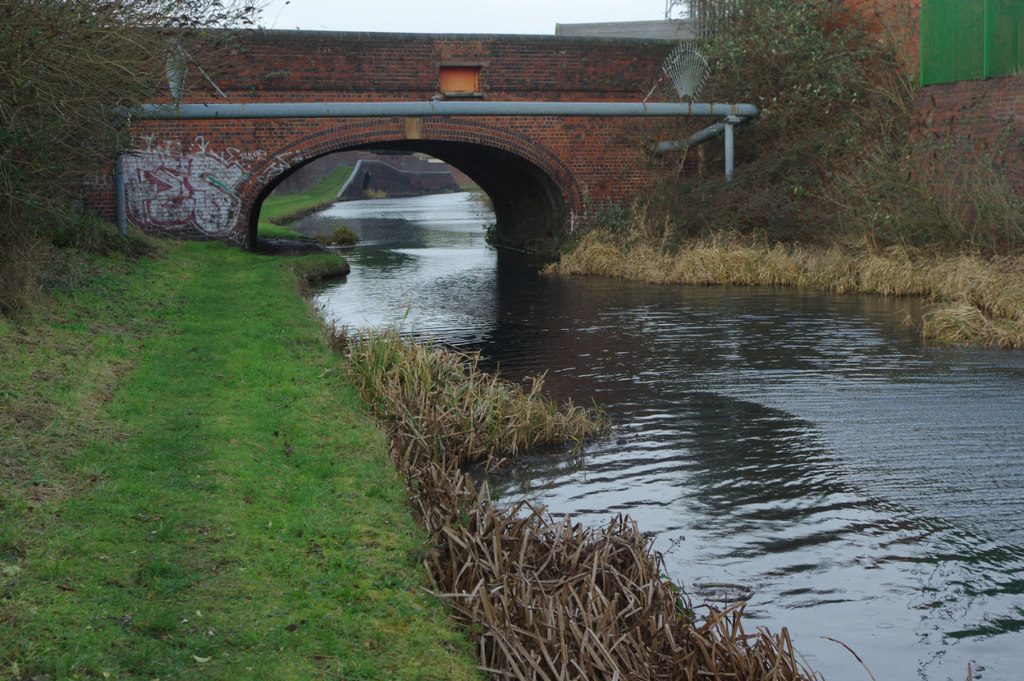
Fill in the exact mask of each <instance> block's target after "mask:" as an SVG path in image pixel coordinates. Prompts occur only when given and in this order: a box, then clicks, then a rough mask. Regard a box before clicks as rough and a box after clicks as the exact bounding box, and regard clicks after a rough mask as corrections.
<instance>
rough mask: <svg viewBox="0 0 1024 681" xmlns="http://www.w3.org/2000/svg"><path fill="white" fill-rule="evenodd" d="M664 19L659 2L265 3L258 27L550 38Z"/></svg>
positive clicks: (439, 0)
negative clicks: (584, 26) (561, 27)
mask: <svg viewBox="0 0 1024 681" xmlns="http://www.w3.org/2000/svg"><path fill="white" fill-rule="evenodd" d="M664 15H665V0H515V1H514V2H510V1H507V0H506V1H505V2H493V1H491V0H419V1H418V2H416V1H413V0H377V1H376V2H374V1H373V0H358V1H352V0H347V1H346V0H340V1H339V0H270V2H269V4H268V5H266V8H265V9H264V11H263V16H262V20H261V21H260V24H261V25H262V26H264V27H266V28H278V29H294V28H299V29H303V30H310V31H320V30H322V31H384V32H398V33H407V32H411V33H535V34H541V35H552V34H554V32H555V24H572V23H591V22H600V21H648V20H653V19H661V18H663V17H664Z"/></svg>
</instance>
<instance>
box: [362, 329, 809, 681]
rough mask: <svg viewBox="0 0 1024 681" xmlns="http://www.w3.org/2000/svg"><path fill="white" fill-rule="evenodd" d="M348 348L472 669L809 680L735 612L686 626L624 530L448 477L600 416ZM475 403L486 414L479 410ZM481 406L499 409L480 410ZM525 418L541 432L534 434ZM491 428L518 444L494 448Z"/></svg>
mask: <svg viewBox="0 0 1024 681" xmlns="http://www.w3.org/2000/svg"><path fill="white" fill-rule="evenodd" d="M349 348H350V356H351V357H352V360H353V361H352V367H353V368H352V372H353V375H354V376H355V378H356V382H357V384H358V385H359V388H360V390H361V391H362V392H363V395H364V397H365V399H366V400H367V402H368V403H370V404H371V405H372V406H373V408H374V410H375V411H376V412H377V413H378V414H379V415H380V416H381V418H382V420H383V421H384V423H385V424H386V426H387V427H388V430H389V435H390V442H391V448H392V455H393V458H394V461H395V464H396V466H397V467H398V468H399V470H400V471H401V472H402V473H403V474H404V475H405V477H406V480H407V482H408V488H409V493H410V500H411V502H412V505H413V508H414V510H415V512H416V514H417V516H418V517H419V519H420V522H421V523H422V524H423V525H424V527H425V528H426V529H427V531H428V533H429V536H430V537H431V543H432V548H431V551H430V552H429V554H428V555H427V557H426V559H425V560H424V563H425V565H426V566H427V568H428V569H429V570H430V574H431V576H432V579H433V581H434V587H435V590H436V592H437V593H438V594H439V595H440V596H441V597H442V598H444V599H445V600H446V601H448V602H449V603H450V605H451V608H452V612H453V613H454V615H455V617H456V618H457V619H459V620H460V621H461V622H463V623H464V624H465V626H466V627H467V630H468V631H470V632H472V633H473V635H474V636H475V637H476V639H477V645H478V648H479V651H480V660H481V669H482V670H483V671H485V672H487V673H489V674H490V675H492V677H493V678H496V679H530V680H533V679H537V680H542V679H543V680H549V681H568V680H575V679H588V680H593V679H622V680H623V681H625V680H627V679H632V680H637V681H640V680H659V681H660V680H662V679H665V680H669V679H672V680H680V679H730V680H731V679H737V680H739V681H767V680H768V679H778V680H792V681H804V680H811V681H813V680H815V679H820V678H821V677H820V676H819V675H817V674H815V673H813V672H811V671H809V670H808V669H807V668H806V666H805V665H803V664H802V663H801V662H800V661H799V660H798V656H797V655H796V653H795V651H794V649H793V646H792V643H791V641H790V639H789V636H788V634H787V633H786V631H785V630H784V629H783V631H782V633H781V634H778V635H772V634H769V633H768V632H765V631H762V630H758V631H757V632H754V633H747V632H746V631H744V629H743V626H742V613H743V606H744V604H742V603H740V604H737V605H735V606H733V607H731V608H726V609H724V610H719V609H715V608H714V607H711V606H701V609H703V608H706V609H707V611H708V612H707V615H706V616H704V617H702V618H701V619H700V621H698V618H697V616H696V614H695V612H694V610H693V607H692V605H691V602H690V598H689V596H688V595H687V594H686V593H685V591H683V590H682V589H681V588H679V587H677V586H676V585H674V584H672V583H671V582H670V581H669V580H668V579H667V578H665V576H664V562H663V559H662V556H661V554H659V553H658V552H656V551H654V550H653V548H652V546H651V542H650V540H649V539H648V538H647V537H646V536H645V535H644V534H643V533H641V532H640V530H639V529H638V528H637V526H636V524H635V523H634V522H633V521H631V520H630V519H628V518H627V517H624V516H619V517H616V518H615V519H614V520H612V521H611V522H609V523H608V525H607V526H605V527H601V528H588V527H584V526H582V525H580V524H577V523H573V522H572V520H571V519H570V518H569V517H566V518H564V519H562V520H554V519H552V518H551V517H550V516H549V515H548V514H547V513H546V511H545V510H544V509H542V508H536V507H534V506H532V505H530V504H529V503H527V502H524V501H521V502H519V503H515V504H512V505H510V506H507V507H502V508H499V507H498V506H496V505H495V504H494V503H492V500H491V495H490V492H489V490H488V488H487V486H486V485H482V486H481V487H480V488H479V489H478V488H477V486H476V485H475V484H474V482H473V481H472V479H471V478H470V477H469V476H468V475H467V474H466V473H465V472H464V471H463V470H462V468H461V466H462V464H463V463H465V462H467V461H478V460H486V459H491V458H494V457H496V456H502V457H505V456H510V455H512V454H513V453H515V452H522V451H523V450H524V449H525V448H526V447H527V446H528V443H531V442H537V443H540V442H551V441H555V440H557V441H563V442H564V441H566V440H573V439H576V438H580V437H585V436H589V435H591V434H594V433H597V432H599V431H600V429H601V428H603V419H602V417H601V416H600V415H599V414H597V413H595V412H593V411H592V410H580V409H578V408H575V407H572V406H568V407H566V408H564V409H565V410H566V412H567V413H568V414H570V415H569V416H561V417H556V416H555V415H554V411H561V410H558V409H557V408H556V407H553V406H552V405H551V404H550V403H544V404H543V405H538V404H532V405H531V406H529V407H526V406H523V405H516V404H512V403H519V402H522V403H535V402H539V401H541V400H542V398H541V396H540V395H539V391H540V381H539V379H538V380H535V381H534V382H533V384H532V386H531V387H530V389H528V390H524V389H521V388H517V387H515V386H510V385H508V384H505V383H503V382H501V381H500V380H499V379H497V377H493V376H487V375H485V374H484V373H483V372H481V371H480V370H479V369H478V368H477V367H476V361H475V360H476V358H475V357H474V356H473V355H464V354H455V353H450V352H447V351H445V350H442V349H439V348H432V347H428V346H424V345H418V344H413V343H409V342H406V341H404V340H403V339H402V338H401V337H400V336H399V334H398V333H397V332H396V331H394V330H390V331H386V332H383V333H382V334H363V335H361V336H360V338H359V339H358V340H355V341H353V342H352V343H351V344H350V346H349ZM478 394H479V395H485V396H487V397H484V398H481V399H485V400H488V401H486V402H484V403H483V404H479V405H478V404H477V403H476V402H475V399H476V398H475V397H472V396H473V395H478ZM495 395H497V397H495ZM492 409H495V410H499V411H498V413H497V414H494V415H490V416H488V415H486V414H485V413H484V412H486V411H488V410H492ZM444 410H450V411H451V412H452V413H451V414H443V413H442V412H443V411H444ZM537 413H543V414H544V415H545V417H544V418H545V419H547V420H551V423H550V424H548V425H546V426H544V427H543V428H540V429H537V428H536V421H537V420H538V419H537V417H536V416H535V414H537ZM512 414H520V415H523V420H522V421H518V420H517V418H516V417H514V416H512ZM583 421H589V422H590V425H589V426H587V427H585V428H584V427H583V426H582V422H583ZM493 424H500V425H501V426H502V427H503V428H504V429H507V430H513V429H516V430H519V429H521V430H522V431H523V433H522V434H520V435H517V436H513V435H512V434H510V433H508V434H505V435H494V434H492V429H491V427H492V425H493ZM538 432H540V433H543V435H538V434H537V433H538ZM483 433H487V436H486V437H483V436H482V434H483Z"/></svg>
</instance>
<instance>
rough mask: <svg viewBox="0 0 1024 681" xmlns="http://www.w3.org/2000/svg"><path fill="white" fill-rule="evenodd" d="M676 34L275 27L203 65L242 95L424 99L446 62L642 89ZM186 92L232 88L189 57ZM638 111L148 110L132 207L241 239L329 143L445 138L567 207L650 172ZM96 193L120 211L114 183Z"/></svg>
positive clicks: (546, 92)
mask: <svg viewBox="0 0 1024 681" xmlns="http://www.w3.org/2000/svg"><path fill="white" fill-rule="evenodd" d="M671 47H672V45H671V44H670V43H665V42H658V41H653V42H643V41H623V40H608V39H584V38H565V37H545V36H542V37H537V36H534V37H519V36H502V37H486V36H431V35H418V34H345V33H332V32H298V31H269V32H258V33H253V34H250V35H248V36H246V37H245V38H244V39H243V40H242V42H241V43H240V44H239V45H237V46H236V47H235V48H233V49H231V50H230V51H229V53H228V54H227V55H225V56H224V57H222V58H221V59H220V60H219V61H218V62H216V63H202V64H201V66H202V67H203V69H204V70H205V71H206V73H207V74H208V75H209V77H210V78H211V79H212V80H213V82H215V83H216V85H217V86H218V87H219V88H220V89H221V90H222V91H223V92H224V93H226V94H227V96H228V98H229V100H230V101H231V102H235V103H244V102H251V101H260V102H318V101H319V102H322V101H328V102H334V101H427V100H429V99H430V98H432V97H435V96H439V95H440V93H439V92H438V88H439V82H438V75H439V70H440V67H441V66H442V65H450V64H468V65H475V66H478V67H479V68H480V81H481V87H482V90H483V91H484V96H485V99H486V100H494V101H539V100H562V101H640V100H641V99H643V97H644V96H645V95H646V94H647V92H648V90H649V89H650V88H651V86H652V85H653V84H654V83H655V82H656V80H657V79H658V77H659V75H660V73H661V71H660V66H661V63H662V61H663V60H664V57H665V55H666V53H667V52H668V50H669V49H671ZM187 85H188V90H187V91H186V95H185V97H184V101H186V102H215V101H217V102H223V101H224V100H222V99H220V98H219V96H218V95H217V94H216V92H215V90H214V88H212V87H210V86H209V85H208V83H207V82H206V81H205V80H204V79H203V78H202V76H200V75H199V74H198V73H196V69H195V68H194V67H193V68H190V73H189V77H188V83H187ZM643 127H644V124H643V123H639V122H637V121H636V120H635V119H618V118H600V119H598V118H583V117H580V118H557V117H545V118H527V117H500V118H497V117H493V118H465V119H458V118H454V117H448V118H446V117H426V118H423V119H418V120H407V119H403V118H377V119H311V120H302V119H274V120H217V121H207V120H204V121H170V122H164V121H159V122H158V121H145V122H138V123H136V124H135V125H134V126H133V130H132V132H133V139H134V152H133V153H132V154H131V155H128V156H127V157H126V158H125V163H124V167H125V171H126V178H127V182H126V187H127V191H128V214H129V220H130V221H132V222H133V223H134V224H137V225H139V226H141V227H142V228H143V229H146V230H149V231H153V232H160V233H167V234H176V235H180V236H187V237H190V238H217V239H222V240H227V241H235V242H243V241H245V239H246V238H247V236H248V229H249V218H250V213H251V212H252V209H253V207H254V206H255V205H257V204H258V202H259V201H260V200H262V197H263V196H265V195H266V193H267V191H269V189H270V188H271V187H272V186H273V185H274V184H275V182H276V181H278V180H279V179H280V177H282V176H283V175H285V174H287V173H288V172H290V171H291V169H292V168H294V167H297V166H299V165H301V164H303V163H305V162H307V161H310V160H312V159H314V158H317V157H319V156H321V155H324V154H327V153H329V152H333V151H338V150H341V149H347V148H353V147H366V146H373V145H378V146H382V147H387V146H389V145H392V146H394V145H403V146H402V148H411V149H415V148H416V145H417V144H423V143H426V142H429V143H430V144H435V143H438V142H441V143H449V144H454V145H465V144H474V145H482V146H481V148H487V149H496V150H501V151H503V152H510V153H512V154H514V155H515V156H516V157H518V158H520V159H526V160H527V161H529V162H530V163H532V164H533V165H535V166H536V167H537V168H539V169H540V170H541V171H543V173H545V174H546V176H547V177H550V178H551V179H552V180H553V181H554V183H555V184H556V185H557V187H558V190H559V192H560V194H561V201H562V202H564V205H565V209H566V212H567V213H568V214H571V213H573V212H575V213H579V212H581V211H583V210H584V205H585V197H586V198H589V199H593V200H595V201H597V202H601V201H604V200H606V199H611V200H620V199H627V198H630V197H632V196H635V195H636V194H637V193H638V192H641V191H643V189H644V188H645V187H647V186H649V182H650V178H649V174H648V172H647V170H646V168H645V164H644V157H643V153H642V146H641V144H640V143H639V140H640V138H642V137H643V134H644V133H643ZM90 203H91V206H92V207H94V208H95V209H97V210H98V211H99V212H100V213H101V215H103V216H104V217H107V218H112V217H113V199H112V190H111V183H110V182H109V181H105V182H101V183H100V184H99V185H97V188H96V191H94V192H93V193H92V195H91V196H90Z"/></svg>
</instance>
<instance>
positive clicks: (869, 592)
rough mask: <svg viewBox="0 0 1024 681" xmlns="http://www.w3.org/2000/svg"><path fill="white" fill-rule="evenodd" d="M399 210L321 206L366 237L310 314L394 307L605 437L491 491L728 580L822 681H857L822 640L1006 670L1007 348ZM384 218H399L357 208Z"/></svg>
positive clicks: (875, 302) (1016, 615) (1015, 442)
mask: <svg viewBox="0 0 1024 681" xmlns="http://www.w3.org/2000/svg"><path fill="white" fill-rule="evenodd" d="M402 201H403V203H402V204H401V206H400V207H398V208H388V204H387V203H386V202H372V203H370V204H369V205H360V206H356V205H354V204H342V205H341V206H339V207H338V208H337V211H336V212H339V213H340V212H342V211H349V212H348V213H346V217H345V218H344V219H345V220H346V221H347V222H349V224H350V226H352V227H353V228H355V229H356V231H357V232H360V233H361V234H362V235H363V236H364V238H365V239H368V240H369V243H368V244H367V245H365V246H362V247H360V248H359V249H358V250H357V251H356V252H355V253H354V254H353V256H352V261H353V274H352V275H351V276H350V277H349V279H348V281H347V282H346V283H344V284H340V285H338V286H336V287H334V288H332V289H329V290H327V291H325V292H323V294H322V295H321V296H320V297H319V299H318V300H319V301H320V302H321V303H322V305H323V306H324V307H325V308H326V309H327V310H328V311H329V313H330V314H331V315H333V316H336V317H337V318H338V319H339V320H340V321H341V322H342V323H347V324H350V325H352V326H359V325H364V324H370V325H380V324H383V323H386V322H388V321H390V320H392V319H394V318H396V317H401V316H402V315H403V314H405V311H406V309H408V310H409V316H410V319H411V320H412V322H411V323H412V324H413V325H414V326H415V327H416V328H418V329H420V330H421V331H425V332H428V333H432V334H436V335H438V336H440V337H442V338H443V339H445V340H447V341H449V342H453V343H456V344H461V345H465V346H469V347H473V348H479V349H481V350H483V352H484V353H485V355H486V356H487V357H488V361H489V362H490V363H491V366H492V367H494V366H498V365H500V368H501V371H502V373H503V374H504V375H506V376H507V377H512V378H515V377H521V376H525V375H528V374H533V373H537V372H540V371H544V370H548V371H549V373H548V380H547V386H548V388H549V390H550V391H551V392H552V393H553V394H555V395H556V396H559V397H571V398H572V399H574V400H575V401H577V402H589V401H590V400H591V399H592V398H593V399H596V401H598V402H599V403H602V404H605V405H607V408H608V410H609V413H610V415H611V417H612V419H613V421H614V422H615V423H616V424H617V425H616V428H615V431H614V433H613V434H612V435H611V436H610V437H608V438H606V439H604V440H602V441H600V442H596V443H593V444H592V445H590V446H589V447H588V448H587V449H586V451H585V452H584V454H583V455H582V456H580V457H573V456H564V455H563V456H551V455H544V456H535V457H531V458H528V459H527V460H525V461H523V462H522V464H521V465H518V466H516V467H515V468H513V469H509V470H507V471H503V472H500V473H499V474H495V475H493V476H492V480H491V482H492V484H493V485H494V486H495V487H496V488H497V489H498V490H500V491H501V492H502V493H503V494H505V495H507V496H508V497H509V498H519V497H522V496H528V497H530V498H532V499H534V500H536V501H539V502H541V503H543V504H546V505H548V506H549V508H550V509H551V511H552V512H553V513H555V514H558V515H561V514H564V513H571V514H573V515H574V516H576V517H577V519H579V520H584V521H587V522H591V523H600V522H604V521H605V520H606V519H607V518H608V517H609V516H611V515H613V514H615V513H618V512H628V513H629V514H630V515H631V516H633V517H634V518H635V519H636V520H637V521H638V522H639V524H640V525H641V527H642V528H643V529H645V530H647V531H651V532H654V533H655V534H656V535H657V540H656V545H657V546H658V547H659V548H661V549H662V550H665V551H667V552H668V553H667V559H668V568H669V571H670V573H671V574H672V576H673V577H674V578H676V579H677V580H680V581H682V582H684V583H686V584H694V583H701V582H730V583H739V584H743V585H747V586H749V587H750V588H751V589H753V592H754V596H753V600H752V601H751V606H750V608H749V610H748V613H749V614H750V616H751V618H752V623H753V624H757V625H763V626H768V627H770V628H772V629H773V630H778V629H779V628H780V627H782V626H787V627H789V629H790V630H791V632H792V633H793V635H794V637H795V639H796V641H797V645H798V648H799V649H800V650H801V652H803V653H804V654H806V655H807V656H808V657H809V658H810V659H811V661H812V663H813V664H814V665H815V667H817V668H818V669H820V670H821V671H823V672H824V673H825V674H826V676H827V677H828V678H831V679H847V678H866V675H865V674H864V672H863V670H862V669H860V666H859V663H857V662H856V660H854V659H853V658H852V656H850V655H849V654H848V653H847V652H846V651H845V650H844V649H842V648H841V647H840V646H838V645H837V644H835V643H833V642H831V641H828V640H825V639H822V638H820V637H821V636H831V637H833V638H836V639H839V640H842V641H843V642H844V643H846V644H847V645H849V646H851V647H852V648H854V649H855V650H857V652H858V654H860V656H861V657H862V658H863V659H864V660H865V662H866V663H867V664H868V665H869V666H870V667H871V669H872V670H873V672H874V673H875V675H876V677H877V678H880V679H881V678H893V679H910V678H923V679H932V680H934V679H939V680H942V679H957V680H958V681H959V680H960V679H963V678H966V674H967V671H966V670H967V664H968V662H970V663H971V664H972V667H973V672H974V677H975V678H982V679H990V680H992V679H1007V680H1009V679H1016V678H1018V676H1019V674H1018V669H1019V668H1020V667H1022V666H1024V634H1022V631H1024V528H1022V526H1021V523H1020V517H1021V511H1022V510H1024V358H1022V355H1021V354H1020V353H1008V352H997V351H987V350H949V349H936V348H925V347H922V346H921V344H920V343H919V342H918V340H917V339H916V337H915V336H914V334H913V332H912V331H911V330H909V329H908V328H907V327H906V325H905V324H904V323H903V319H904V317H905V316H906V315H907V314H908V313H911V314H912V313H914V312H915V310H914V309H913V306H914V305H915V303H914V302H912V301H905V300H886V299H878V298H873V297H868V296H832V295H828V294H818V293H809V292H795V291H787V290H771V289H746V288H739V289H733V288H696V287H671V286H664V287H652V286H641V285H635V284H630V283H628V282H618V281H608V280H599V279H569V280H564V279H547V278H544V277H541V276H539V275H538V273H537V267H536V263H532V262H529V261H528V260H523V259H522V258H520V257H516V256H512V255H511V254H506V253H502V254H496V253H494V252H493V251H489V250H487V249H486V248H485V247H484V246H483V244H482V227H481V225H482V223H483V222H486V221H487V219H488V218H487V216H486V215H482V216H481V215H480V214H474V215H471V216H470V217H466V215H467V213H466V212H467V211H474V210H477V209H478V208H479V204H473V203H470V202H469V201H467V200H466V199H465V198H464V197H463V198H459V197H447V198H439V197H432V198H431V201H433V202H434V203H433V204H432V205H430V206H428V207H424V206H422V205H420V206H419V207H416V206H413V204H411V203H404V202H405V201H408V200H402ZM357 203H359V204H363V203H365V202H357ZM392 210H394V211H397V212H402V211H405V214H406V216H408V215H409V214H414V215H416V216H417V217H416V218H415V220H414V221H412V222H409V221H404V222H394V220H395V219H397V218H395V217H390V218H382V217H380V216H378V215H377V214H378V213H387V212H389V211H392ZM416 211H429V213H428V214H425V213H421V212H416ZM353 212H354V214H355V217H353ZM460 212H461V213H460ZM427 215H429V217H427ZM460 215H461V216H460ZM471 218H472V219H471ZM473 220H476V222H475V223H473ZM471 223H472V224H471ZM410 305H411V307H410Z"/></svg>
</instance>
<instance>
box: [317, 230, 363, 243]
mask: <svg viewBox="0 0 1024 681" xmlns="http://www.w3.org/2000/svg"><path fill="white" fill-rule="evenodd" d="M316 240H317V241H319V242H320V243H322V244H327V245H328V246H354V245H355V244H357V243H359V237H358V236H356V233H355V232H353V231H352V228H351V227H349V226H348V225H338V226H337V227H335V228H334V231H333V232H331V233H330V234H321V235H319V236H317V238H316Z"/></svg>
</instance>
